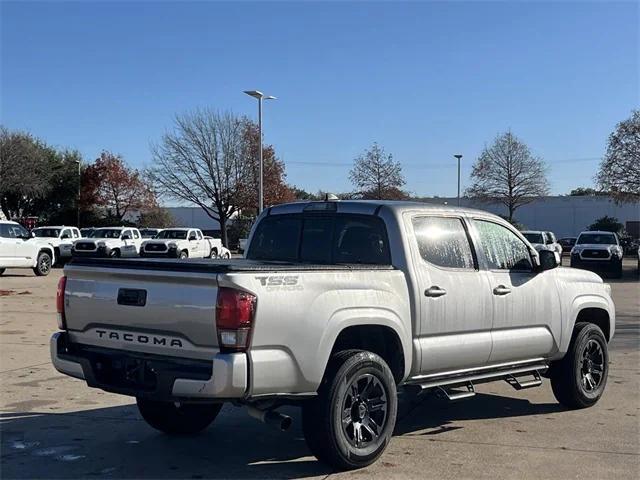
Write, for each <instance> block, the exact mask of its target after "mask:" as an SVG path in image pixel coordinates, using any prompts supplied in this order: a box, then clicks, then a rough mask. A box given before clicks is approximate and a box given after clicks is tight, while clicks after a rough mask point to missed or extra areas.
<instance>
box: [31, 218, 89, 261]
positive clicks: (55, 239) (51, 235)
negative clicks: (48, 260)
mask: <svg viewBox="0 0 640 480" xmlns="http://www.w3.org/2000/svg"><path fill="white" fill-rule="evenodd" d="M31 235H32V237H33V238H34V240H35V241H40V242H46V243H48V244H49V245H51V246H52V247H53V250H54V252H55V257H56V262H57V263H64V261H65V260H68V259H70V258H71V247H72V245H73V242H74V241H75V240H77V239H79V238H81V236H82V235H81V234H80V230H79V229H78V228H76V227H66V226H64V225H62V226H53V227H38V228H34V229H33V230H31Z"/></svg>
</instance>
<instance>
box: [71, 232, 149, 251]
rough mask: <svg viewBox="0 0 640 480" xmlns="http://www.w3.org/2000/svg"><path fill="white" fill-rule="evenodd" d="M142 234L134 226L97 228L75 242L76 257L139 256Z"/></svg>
mask: <svg viewBox="0 0 640 480" xmlns="http://www.w3.org/2000/svg"><path fill="white" fill-rule="evenodd" d="M141 244H142V236H141V235H140V232H139V231H138V229H137V228H133V227H104V228H96V229H95V230H94V231H93V232H92V233H91V237H90V238H81V239H79V240H76V241H75V242H73V249H72V256H74V257H137V256H138V255H139V253H140V245H141Z"/></svg>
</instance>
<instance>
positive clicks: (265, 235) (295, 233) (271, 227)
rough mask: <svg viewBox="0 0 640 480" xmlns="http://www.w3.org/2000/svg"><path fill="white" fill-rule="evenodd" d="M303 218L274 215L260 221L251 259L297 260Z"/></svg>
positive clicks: (250, 252)
mask: <svg viewBox="0 0 640 480" xmlns="http://www.w3.org/2000/svg"><path fill="white" fill-rule="evenodd" d="M301 226H302V218H300V217H295V216H288V215H274V216H273V217H267V218H265V219H264V220H262V221H261V222H260V224H259V225H258V229H257V230H256V232H255V234H254V235H253V239H252V240H251V247H250V248H249V252H248V253H247V258H249V259H251V260H297V258H298V243H299V241H300V228H301Z"/></svg>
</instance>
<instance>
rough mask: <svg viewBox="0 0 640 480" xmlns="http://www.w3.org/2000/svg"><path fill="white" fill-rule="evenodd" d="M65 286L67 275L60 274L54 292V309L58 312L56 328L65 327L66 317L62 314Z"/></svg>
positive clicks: (62, 328)
mask: <svg viewBox="0 0 640 480" xmlns="http://www.w3.org/2000/svg"><path fill="white" fill-rule="evenodd" d="M66 287H67V277H66V276H62V277H60V280H58V291H57V293H56V311H57V312H58V328H59V329H60V330H66V329H67V319H66V318H65V316H64V291H65V288H66Z"/></svg>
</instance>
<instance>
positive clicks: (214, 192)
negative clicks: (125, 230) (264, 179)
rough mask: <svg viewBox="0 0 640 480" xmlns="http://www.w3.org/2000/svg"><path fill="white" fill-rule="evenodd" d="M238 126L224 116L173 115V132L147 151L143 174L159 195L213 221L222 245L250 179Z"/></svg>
mask: <svg viewBox="0 0 640 480" xmlns="http://www.w3.org/2000/svg"><path fill="white" fill-rule="evenodd" d="M242 127H243V119H241V118H238V117H237V116H235V115H233V114H232V113H228V112H227V113H219V112H215V111H213V110H210V109H202V110H196V111H194V112H192V113H188V114H185V115H180V116H176V118H175V125H174V129H173V131H171V132H168V133H166V134H165V135H164V136H163V137H162V140H161V141H160V143H159V144H158V145H155V146H152V156H153V162H154V164H153V166H152V167H151V168H149V169H148V171H147V173H148V176H149V178H150V179H151V181H152V182H153V184H154V186H155V188H156V191H157V192H158V193H160V194H163V195H166V196H168V197H170V198H173V199H176V200H182V201H186V202H189V203H193V204H196V205H198V206H200V207H201V208H202V209H203V210H204V211H205V212H206V214H207V215H208V216H209V217H211V218H212V219H214V220H217V221H218V222H219V223H220V230H221V232H222V243H223V244H224V245H227V223H228V220H229V219H230V218H231V217H232V216H233V215H234V214H235V213H236V212H237V211H238V209H239V208H240V207H241V206H240V205H239V199H240V198H241V195H240V193H241V192H242V188H243V180H244V178H245V177H246V176H247V175H248V174H249V172H248V165H249V162H247V161H246V158H245V155H244V152H245V151H246V149H245V148H244V146H243V128H242Z"/></svg>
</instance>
